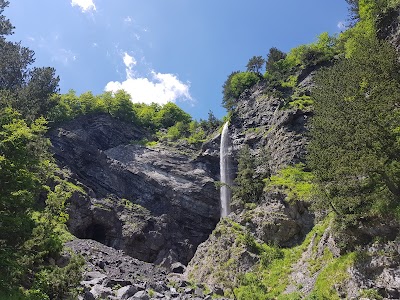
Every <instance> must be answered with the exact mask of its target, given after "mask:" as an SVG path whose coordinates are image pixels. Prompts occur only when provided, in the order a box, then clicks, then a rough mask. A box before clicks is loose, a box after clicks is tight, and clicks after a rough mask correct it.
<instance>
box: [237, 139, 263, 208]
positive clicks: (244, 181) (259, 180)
mask: <svg viewBox="0 0 400 300" xmlns="http://www.w3.org/2000/svg"><path fill="white" fill-rule="evenodd" d="M256 168H257V160H256V158H255V156H254V155H253V154H252V153H251V151H250V147H249V146H248V145H247V144H246V145H244V147H243V148H242V149H241V150H240V152H239V157H238V172H237V176H236V178H235V186H234V187H233V196H232V203H233V205H238V204H239V205H240V204H245V203H257V202H258V201H259V199H260V196H261V194H262V191H263V187H264V183H263V177H264V176H263V175H261V174H258V173H257V172H256Z"/></svg>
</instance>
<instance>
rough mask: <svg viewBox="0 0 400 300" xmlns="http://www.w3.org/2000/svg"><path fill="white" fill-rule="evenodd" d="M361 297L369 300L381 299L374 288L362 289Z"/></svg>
mask: <svg viewBox="0 0 400 300" xmlns="http://www.w3.org/2000/svg"><path fill="white" fill-rule="evenodd" d="M361 297H362V298H367V299H371V300H383V297H382V296H381V295H380V294H379V293H378V291H377V290H374V289H367V290H362V291H361Z"/></svg>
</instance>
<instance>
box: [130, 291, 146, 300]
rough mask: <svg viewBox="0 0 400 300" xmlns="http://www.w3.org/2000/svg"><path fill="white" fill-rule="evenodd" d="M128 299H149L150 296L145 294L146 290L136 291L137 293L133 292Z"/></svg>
mask: <svg viewBox="0 0 400 300" xmlns="http://www.w3.org/2000/svg"><path fill="white" fill-rule="evenodd" d="M129 299H132V300H133V299H138V300H139V299H140V300H149V299H150V297H149V295H147V292H146V291H139V292H137V293H135V295H133V296H132V297H131V298H129Z"/></svg>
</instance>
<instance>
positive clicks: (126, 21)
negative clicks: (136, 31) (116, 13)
mask: <svg viewBox="0 0 400 300" xmlns="http://www.w3.org/2000/svg"><path fill="white" fill-rule="evenodd" d="M124 22H125V23H127V24H129V23H132V18H131V17H130V16H127V17H126V18H125V19H124Z"/></svg>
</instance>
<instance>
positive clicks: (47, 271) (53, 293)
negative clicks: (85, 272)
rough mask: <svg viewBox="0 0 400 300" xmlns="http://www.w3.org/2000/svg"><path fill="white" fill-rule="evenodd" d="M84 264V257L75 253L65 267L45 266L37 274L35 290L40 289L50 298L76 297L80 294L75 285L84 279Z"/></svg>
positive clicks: (60, 299)
mask: <svg viewBox="0 0 400 300" xmlns="http://www.w3.org/2000/svg"><path fill="white" fill-rule="evenodd" d="M83 265H84V260H83V258H81V257H79V256H76V255H73V256H72V258H71V260H70V262H69V264H68V265H67V266H65V267H63V268H60V267H57V266H52V267H48V268H44V269H42V270H41V271H40V272H38V273H37V274H36V275H35V281H34V284H33V290H34V291H40V292H41V293H43V294H44V295H46V296H48V297H49V299H59V300H62V299H65V298H67V297H69V298H70V299H71V298H76V297H77V296H78V295H77V290H76V289H75V287H76V286H77V285H78V284H79V282H80V281H81V280H82V275H81V273H82V267H83ZM41 299H43V298H41ZM44 299H45V298H44Z"/></svg>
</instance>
